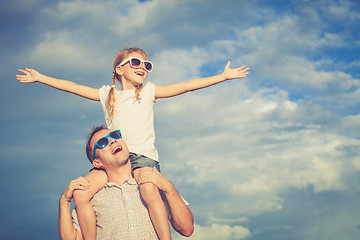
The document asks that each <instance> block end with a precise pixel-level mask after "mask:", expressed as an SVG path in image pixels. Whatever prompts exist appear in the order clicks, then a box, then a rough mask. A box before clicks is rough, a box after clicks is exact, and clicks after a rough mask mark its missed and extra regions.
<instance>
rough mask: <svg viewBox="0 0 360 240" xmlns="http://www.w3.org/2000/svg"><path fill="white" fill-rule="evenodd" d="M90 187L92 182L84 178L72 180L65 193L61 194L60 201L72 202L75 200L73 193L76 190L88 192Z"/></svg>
mask: <svg viewBox="0 0 360 240" xmlns="http://www.w3.org/2000/svg"><path fill="white" fill-rule="evenodd" d="M89 187H90V181H89V180H88V179H86V178H84V177H78V178H76V179H74V180H72V181H71V182H70V183H69V185H68V186H67V187H66V189H65V190H64V192H63V193H62V194H61V197H60V199H63V200H65V201H66V202H71V199H72V198H73V193H74V191H75V190H83V191H85V190H87V189H89Z"/></svg>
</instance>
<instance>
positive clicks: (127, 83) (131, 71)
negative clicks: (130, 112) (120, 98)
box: [116, 52, 148, 90]
mask: <svg viewBox="0 0 360 240" xmlns="http://www.w3.org/2000/svg"><path fill="white" fill-rule="evenodd" d="M128 57H137V58H139V59H141V60H147V59H146V56H144V54H143V53H141V52H132V53H130V54H128V55H127V56H126V57H125V59H126V58H128ZM116 72H117V73H118V74H119V75H120V76H121V82H122V87H123V90H131V89H135V88H136V87H137V86H138V85H140V84H142V83H143V82H144V81H145V79H146V77H147V74H148V72H147V71H146V70H145V67H144V64H143V63H142V64H141V65H140V67H139V68H132V67H131V66H130V62H127V63H125V64H124V65H122V66H118V67H116Z"/></svg>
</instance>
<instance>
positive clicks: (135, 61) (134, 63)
mask: <svg viewBox="0 0 360 240" xmlns="http://www.w3.org/2000/svg"><path fill="white" fill-rule="evenodd" d="M127 62H130V67H132V68H140V66H141V64H144V68H145V70H146V71H147V72H151V71H152V70H153V64H152V62H150V61H148V60H141V59H140V58H137V57H128V58H127V59H125V60H124V61H122V62H121V63H120V64H119V65H118V66H122V65H125V64H126V63H127Z"/></svg>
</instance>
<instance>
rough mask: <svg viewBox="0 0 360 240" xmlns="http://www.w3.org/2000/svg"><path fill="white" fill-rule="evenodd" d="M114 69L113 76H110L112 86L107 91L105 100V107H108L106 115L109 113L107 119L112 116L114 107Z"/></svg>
mask: <svg viewBox="0 0 360 240" xmlns="http://www.w3.org/2000/svg"><path fill="white" fill-rule="evenodd" d="M115 74H116V72H115V69H114V70H113V74H112V84H111V89H110V91H109V96H108V100H107V107H108V113H109V117H110V118H112V116H113V115H114V108H115V107H114V106H115V93H114V91H115Z"/></svg>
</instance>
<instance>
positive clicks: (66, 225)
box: [58, 177, 90, 240]
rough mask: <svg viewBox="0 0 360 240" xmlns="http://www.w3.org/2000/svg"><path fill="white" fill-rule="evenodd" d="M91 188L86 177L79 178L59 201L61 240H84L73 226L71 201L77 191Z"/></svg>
mask: <svg viewBox="0 0 360 240" xmlns="http://www.w3.org/2000/svg"><path fill="white" fill-rule="evenodd" d="M89 187H90V183H89V181H88V180H87V179H85V178H84V177H78V178H77V179H75V180H72V181H71V182H70V184H69V185H68V186H67V188H66V189H65V190H64V192H63V193H62V194H61V197H60V200H59V218H58V229H59V235H60V239H61V240H82V239H83V238H82V235H81V232H80V231H77V230H76V229H75V227H74V225H73V221H72V217H71V207H70V203H71V199H72V197H73V193H74V191H75V190H86V189H88V188H89Z"/></svg>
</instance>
